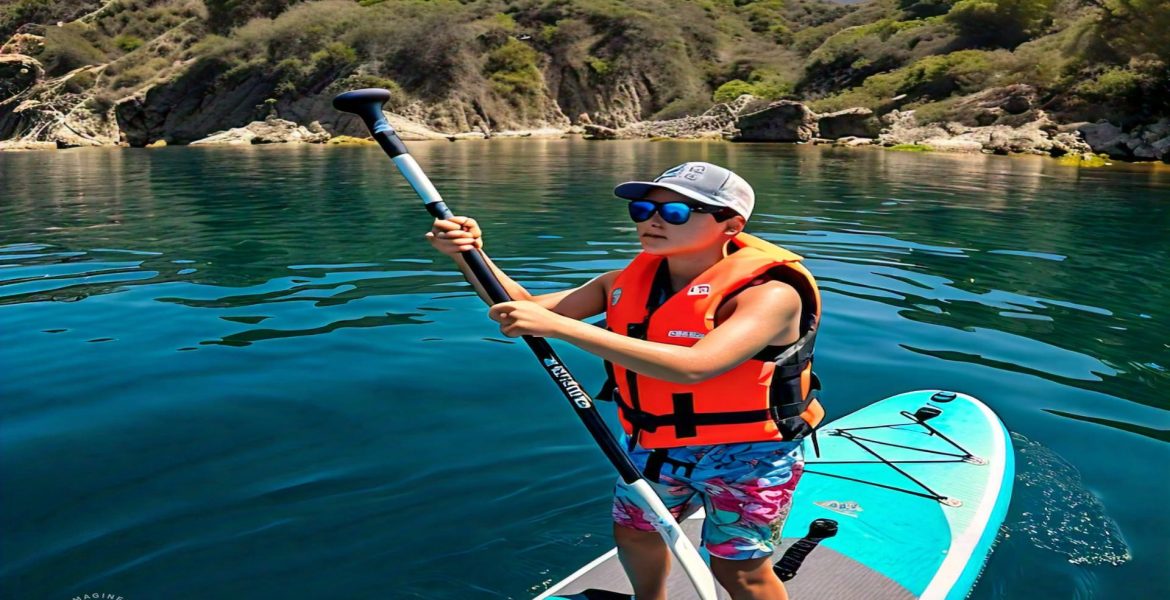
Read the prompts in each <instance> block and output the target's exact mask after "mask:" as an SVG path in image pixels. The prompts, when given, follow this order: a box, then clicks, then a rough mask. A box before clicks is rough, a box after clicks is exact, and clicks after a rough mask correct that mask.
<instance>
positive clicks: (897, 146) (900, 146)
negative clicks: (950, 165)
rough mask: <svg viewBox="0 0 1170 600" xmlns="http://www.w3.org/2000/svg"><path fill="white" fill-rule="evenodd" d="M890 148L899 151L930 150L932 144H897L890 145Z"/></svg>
mask: <svg viewBox="0 0 1170 600" xmlns="http://www.w3.org/2000/svg"><path fill="white" fill-rule="evenodd" d="M889 149H890V150H897V151H898V152H930V151H931V150H932V148H931V147H930V146H924V145H922V144H895V145H893V146H890V148H889Z"/></svg>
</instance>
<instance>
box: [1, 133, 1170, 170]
mask: <svg viewBox="0 0 1170 600" xmlns="http://www.w3.org/2000/svg"><path fill="white" fill-rule="evenodd" d="M539 131H540V132H541V134H537V133H535V132H533V133H532V134H531V135H529V132H528V131H527V130H516V131H513V132H509V134H508V135H493V136H492V137H490V138H488V137H485V136H482V135H480V136H460V137H456V139H453V140H449V139H445V138H444V139H436V138H427V139H413V140H405V139H404V141H408V142H410V143H412V144H418V143H440V142H442V143H453V142H462V143H466V142H481V143H491V142H493V141H496V140H502V141H508V142H523V141H528V140H541V141H561V140H564V141H584V142H597V141H599V140H591V139H589V138H587V137H585V136H584V135H582V134H580V133H574V132H566V133H563V134H558V135H553V134H551V133H549V132H548V130H547V129H542V130H539ZM339 137H350V136H339ZM602 141H603V142H649V143H657V142H681V143H720V144H744V145H751V146H792V147H797V148H814V147H815V148H823V149H826V150H843V151H861V152H879V151H880V152H896V153H901V154H923V155H930V156H936V157H947V158H953V159H960V160H962V159H981V158H986V157H992V156H997V157H1003V158H1009V159H1036V160H1040V161H1043V162H1045V163H1048V164H1053V165H1058V166H1064V167H1070V168H1092V169H1098V168H1101V169H1118V170H1135V169H1136V170H1139V171H1137V172H1167V173H1170V163H1165V162H1162V161H1156V160H1147V161H1130V160H1122V159H1113V158H1108V157H1100V162H1092V163H1090V162H1088V161H1084V160H1079V159H1077V158H1072V160H1070V157H1068V156H1049V155H1041V154H1033V153H1024V152H1020V153H1007V154H1002V153H995V152H987V151H982V152H970V151H952V150H936V149H914V150H909V149H905V148H898V147H895V146H886V145H882V144H876V143H874V144H863V145H849V144H838V143H820V142H818V143H812V142H792V143H788V142H737V141H732V140H729V139H725V138H717V137H701V138H700V137H685V138H684V137H680V138H667V137H657V138H626V139H621V140H602ZM3 144H4V142H0V155H2V154H5V153H8V154H13V155H20V154H26V153H38V152H40V151H42V150H41V149H28V150H26V149H10V148H4V147H3ZM42 144H51V142H42ZM376 145H377V142H375V141H374V140H373V139H370V138H364V139H363V138H350V139H348V140H345V141H342V142H323V143H319V142H314V143H308V142H290V143H278V144H197V145H194V146H193V145H192V144H172V145H162V144H160V145H155V146H130V145H127V144H104V145H95V146H75V147H71V148H56V147H53V148H45V149H44V150H55V151H58V152H69V151H76V150H83V151H85V150H106V151H113V150H117V151H121V150H142V151H157V150H159V149H163V148H186V147H191V146H193V147H194V148H197V149H206V150H213V149H240V148H273V149H276V148H281V149H287V150H291V149H296V148H305V147H328V146H341V147H353V146H376Z"/></svg>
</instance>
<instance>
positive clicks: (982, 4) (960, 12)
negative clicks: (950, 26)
mask: <svg viewBox="0 0 1170 600" xmlns="http://www.w3.org/2000/svg"><path fill="white" fill-rule="evenodd" d="M1052 3H1053V0H959V1H958V2H957V3H955V5H954V6H953V7H952V8H951V10H950V12H948V13H947V16H946V18H947V20H948V21H950V22H951V23H954V24H955V26H956V27H958V29H959V32H960V33H961V34H962V35H963V37H964V38H966V39H967V40H969V41H970V42H972V43H980V44H992V45H1002V46H1006V47H1014V46H1016V45H1018V44H1019V43H1020V42H1023V41H1024V40H1026V39H1028V37H1029V36H1030V35H1032V34H1033V33H1035V32H1036V31H1038V30H1039V28H1040V27H1041V26H1042V25H1043V24H1044V23H1045V22H1046V21H1047V20H1048V19H1049V17H1050V14H1049V13H1050V10H1051V8H1052Z"/></svg>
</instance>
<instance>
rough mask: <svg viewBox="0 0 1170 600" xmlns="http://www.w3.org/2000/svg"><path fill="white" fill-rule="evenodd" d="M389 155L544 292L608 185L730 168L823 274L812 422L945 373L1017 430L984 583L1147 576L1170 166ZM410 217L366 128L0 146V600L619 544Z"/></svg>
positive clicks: (485, 146)
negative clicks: (708, 165) (37, 147)
mask: <svg viewBox="0 0 1170 600" xmlns="http://www.w3.org/2000/svg"><path fill="white" fill-rule="evenodd" d="M412 150H413V152H414V153H415V155H416V157H417V158H418V160H419V162H420V163H421V164H422V165H423V166H424V168H426V169H427V171H428V172H429V173H430V174H431V176H432V178H433V179H434V180H435V183H436V185H437V186H438V187H439V189H440V190H441V191H442V192H443V193H444V195H445V196H446V197H447V199H448V201H449V203H450V204H451V205H452V207H453V208H454V209H455V210H456V211H457V212H459V213H464V214H471V215H473V216H475V217H477V218H478V219H479V220H480V222H481V223H482V224H483V225H484V228H485V230H486V232H487V233H486V250H487V251H488V252H489V254H490V255H491V256H492V257H493V258H494V259H495V260H496V262H497V263H498V264H500V265H501V266H502V267H503V268H504V269H506V270H507V271H508V272H509V273H510V274H512V275H513V277H515V278H516V279H518V280H519V281H521V282H522V283H523V284H525V285H527V286H529V287H530V289H548V290H555V289H561V288H564V287H566V286H571V285H576V284H579V283H582V282H584V281H586V280H587V279H589V278H590V277H593V276H594V275H596V274H598V273H600V272H603V271H605V270H609V269H617V268H620V267H622V266H623V265H624V264H625V263H626V262H627V261H629V259H630V258H631V257H632V256H633V255H634V253H635V252H636V251H637V249H638V245H637V242H636V240H634V239H633V238H632V236H631V235H630V232H631V227H630V223H629V222H628V220H627V219H626V217H625V215H624V207H623V206H622V204H621V203H620V202H619V201H617V200H612V199H611V198H610V196H609V191H610V189H611V188H612V186H613V185H614V184H615V183H617V182H619V181H622V180H625V179H629V178H643V177H649V176H652V175H654V174H655V173H656V172H658V171H660V170H662V169H664V168H666V167H668V166H671V165H673V164H675V163H678V162H682V161H684V160H709V161H712V162H717V163H723V164H727V165H728V166H730V167H732V168H733V169H735V170H736V171H738V172H740V173H741V174H742V175H744V176H745V178H746V179H748V181H750V182H752V183H753V184H754V185H755V187H756V190H757V194H758V201H757V209H756V210H757V212H756V216H755V218H754V219H753V222H752V224H751V226H750V227H749V231H751V232H753V233H755V234H757V235H760V236H762V237H764V238H766V239H769V240H772V241H774V242H777V243H779V244H781V245H784V246H786V247H788V248H790V249H792V250H794V251H796V252H798V253H801V254H803V255H804V256H806V257H807V259H808V261H807V264H808V266H809V267H810V268H811V269H812V271H813V273H814V274H815V275H816V276H817V277H818V278H819V280H820V282H821V286H822V292H823V295H824V305H825V318H824V327H823V330H822V334H821V336H820V338H819V340H818V341H819V343H818V356H817V370H818V372H819V373H820V374H821V377H822V379H823V380H824V381H825V384H826V393H825V398H826V400H827V405H828V407H829V410H830V411H831V413H833V414H844V413H846V412H849V411H852V410H855V409H857V408H859V407H861V406H864V405H865V404H867V403H868V402H871V401H873V400H876V399H879V398H882V397H885V396H889V395H892V394H895V393H898V392H901V391H906V390H911V389H918V388H933V387H949V388H954V389H957V390H961V391H964V392H967V393H970V394H972V395H974V396H976V397H979V398H981V399H983V400H984V401H985V402H986V403H987V404H989V405H990V406H991V407H992V408H994V409H995V410H996V411H997V412H998V413H999V414H1000V415H1001V417H1002V418H1003V420H1004V421H1005V423H1006V424H1007V426H1008V428H1009V429H1010V430H1012V431H1013V432H1014V433H1015V434H1017V436H1022V437H1018V438H1017V440H1016V444H1017V447H1018V448H1019V449H1020V450H1021V455H1020V456H1018V461H1019V462H1018V468H1019V469H1020V471H1021V473H1020V476H1019V478H1018V479H1017V494H1016V497H1015V498H1014V500H1013V504H1012V507H1011V510H1010V511H1009V515H1008V523H1007V525H1006V526H1005V528H1004V531H1002V532H1001V538H1002V539H1001V541H1000V544H999V547H998V548H997V550H996V552H995V554H994V555H993V557H992V560H991V562H990V563H989V565H988V567H987V570H986V571H985V573H984V576H983V578H982V579H981V580H980V582H979V584H978V585H977V587H976V590H975V594H974V597H975V598H981V599H988V598H1029V599H1032V598H1072V597H1078V598H1088V597H1096V598H1137V597H1140V598H1160V597H1167V596H1170V570H1167V569H1166V568H1165V565H1166V564H1167V560H1168V557H1170V542H1168V541H1167V540H1168V539H1170V512H1168V510H1167V508H1166V504H1167V502H1166V499H1167V497H1170V483H1167V481H1168V479H1167V477H1166V473H1167V469H1166V464H1167V461H1168V460H1170V444H1168V442H1170V414H1168V410H1170V371H1168V370H1170V276H1168V273H1170V269H1168V268H1167V266H1166V265H1167V261H1168V260H1170V172H1168V171H1166V170H1153V169H1149V168H1140V167H1128V168H1117V169H1110V170H1079V171H1078V170H1076V169H1072V168H1068V167H1062V166H1060V165H1058V164H1056V163H1055V162H1054V161H1051V160H1043V159H1031V158H1005V157H958V156H945V155H920V154H906V153H897V152H885V151H874V150H870V149H861V150H835V149H823V148H813V147H794V146H768V145H730V144H722V143H670V142H663V143H654V142H607V143H589V142H581V141H559V140H558V141H536V140H523V141H492V142H459V143H455V144H450V143H446V142H443V143H414V144H412ZM428 223H429V218H428V217H427V215H426V213H425V212H424V211H423V210H422V209H421V206H420V205H419V203H418V201H417V199H416V198H415V197H414V196H413V193H412V192H411V191H410V190H409V188H408V187H406V184H405V183H404V182H403V181H402V179H401V177H399V176H398V175H397V173H396V172H395V171H393V169H392V168H391V167H390V164H389V162H388V161H387V160H386V159H385V157H384V156H383V155H382V154H381V153H380V151H379V150H377V149H376V148H368V147H349V148H336V147H333V148H324V147H283V148H282V147H258V148H251V147H249V148H231V149H211V148H207V149H196V148H165V149H160V150H78V151H66V152H58V153H29V154H0V399H2V401H0V418H2V428H0V476H2V481H0V531H3V535H0V555H2V556H3V561H0V596H2V597H6V598H22V599H23V598H47V599H55V598H71V597H73V596H74V595H77V594H81V593H112V594H117V595H121V596H123V597H124V598H126V599H127V600H134V599H141V598H192V599H195V598H280V597H294V596H295V597H299V598H367V597H368V598H373V597H380V598H452V599H453V598H527V597H530V596H531V595H532V594H533V593H534V592H535V591H539V590H541V589H543V588H544V587H545V586H546V585H547V584H548V583H549V582H551V581H554V580H557V579H559V578H561V577H563V576H565V575H566V574H568V573H570V572H571V571H573V570H575V569H576V568H577V567H579V566H580V565H581V564H583V563H584V562H586V561H587V560H590V559H592V558H593V557H594V556H596V555H598V554H600V553H601V552H602V551H604V550H606V549H607V548H608V547H609V545H610V540H609V533H608V529H609V516H608V513H609V492H610V485H611V481H612V479H613V474H612V472H611V467H610V466H609V465H608V463H607V462H606V461H605V459H604V457H603V456H602V455H601V453H600V452H598V451H597V450H596V449H595V448H594V446H593V443H592V441H591V439H590V438H589V437H588V435H587V434H586V433H585V431H584V429H583V428H582V427H581V425H580V424H579V422H578V421H577V418H576V416H575V415H574V414H573V412H572V411H571V410H570V409H569V408H568V407H567V406H566V405H565V401H564V400H563V398H562V397H561V396H560V395H559V393H557V391H556V390H555V388H554V387H553V385H552V384H551V383H550V382H549V381H547V379H546V376H545V375H544V373H543V372H542V370H541V369H540V368H538V366H537V365H536V363H535V361H534V359H533V358H532V357H531V355H530V353H529V351H528V349H527V348H526V347H525V346H524V345H523V344H517V343H514V341H513V340H509V339H507V338H504V337H503V336H501V335H500V333H499V332H498V330H496V329H495V327H494V326H493V325H494V323H492V322H490V321H489V320H487V318H486V317H485V312H486V310H485V308H484V307H483V306H482V304H480V303H479V301H478V300H477V299H476V298H474V297H473V296H472V295H471V293H470V291H469V289H468V287H467V286H466V285H465V284H464V283H462V280H461V279H460V278H459V277H458V274H457V272H456V271H455V270H454V269H453V268H452V266H451V265H450V264H449V263H448V262H445V259H442V258H441V257H439V256H437V255H435V254H434V253H433V252H432V251H431V250H430V247H429V246H428V245H427V244H426V243H425V242H424V241H423V240H422V234H423V233H424V232H425V231H426V230H427V229H428ZM557 347H558V350H559V351H561V353H562V357H563V358H564V359H565V360H566V361H567V362H568V363H569V364H570V366H571V367H573V370H574V373H575V374H576V376H577V377H578V379H580V380H581V381H582V382H583V383H585V384H588V387H589V388H590V389H594V388H595V387H596V385H597V384H598V383H600V379H601V373H600V368H599V365H598V364H597V363H596V361H594V360H593V359H591V358H590V357H589V356H588V355H586V354H584V353H582V352H579V351H576V350H574V349H573V348H571V347H567V346H565V345H563V344H558V346H557ZM603 411H604V412H605V413H606V414H607V415H610V416H611V415H612V410H611V408H610V407H608V406H606V407H603Z"/></svg>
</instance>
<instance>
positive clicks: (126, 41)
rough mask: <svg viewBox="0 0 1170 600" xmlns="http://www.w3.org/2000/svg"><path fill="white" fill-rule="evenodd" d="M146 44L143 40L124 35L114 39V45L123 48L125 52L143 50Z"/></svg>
mask: <svg viewBox="0 0 1170 600" xmlns="http://www.w3.org/2000/svg"><path fill="white" fill-rule="evenodd" d="M144 43H145V42H143V41H142V38H140V37H137V36H133V35H126V34H122V35H119V36H118V37H116V38H114V45H115V46H117V47H119V48H121V49H122V51H123V52H133V51H135V50H137V49H139V48H141V47H142V44H144Z"/></svg>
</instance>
